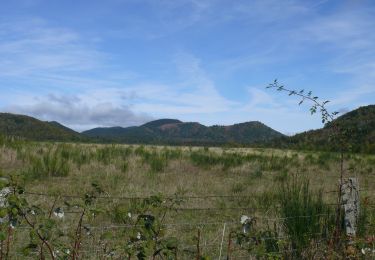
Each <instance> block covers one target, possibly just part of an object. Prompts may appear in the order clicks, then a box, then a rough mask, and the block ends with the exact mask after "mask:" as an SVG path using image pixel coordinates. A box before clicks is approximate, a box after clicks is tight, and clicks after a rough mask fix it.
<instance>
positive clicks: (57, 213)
mask: <svg viewBox="0 0 375 260" xmlns="http://www.w3.org/2000/svg"><path fill="white" fill-rule="evenodd" d="M53 215H55V216H56V217H58V218H63V217H64V211H63V210H62V208H56V209H55V210H54V211H53Z"/></svg>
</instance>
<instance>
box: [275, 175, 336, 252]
mask: <svg viewBox="0 0 375 260" xmlns="http://www.w3.org/2000/svg"><path fill="white" fill-rule="evenodd" d="M279 196H280V197H279V201H280V216H281V218H282V219H283V225H284V227H285V231H286V233H287V234H288V235H289V237H290V240H291V242H292V248H293V249H294V250H296V254H299V255H300V254H301V252H302V250H303V249H304V248H306V247H307V246H308V245H309V243H310V242H311V240H312V239H315V238H317V237H325V238H327V236H329V234H331V232H332V229H333V227H334V224H335V222H334V214H333V213H332V212H331V209H330V207H329V206H328V205H326V204H325V203H324V202H323V199H322V193H321V192H319V193H316V194H314V193H313V192H312V191H311V189H310V187H309V181H308V180H307V179H301V178H300V177H298V176H294V177H293V178H292V179H290V180H288V181H286V182H283V183H282V184H281V186H280V189H279Z"/></svg>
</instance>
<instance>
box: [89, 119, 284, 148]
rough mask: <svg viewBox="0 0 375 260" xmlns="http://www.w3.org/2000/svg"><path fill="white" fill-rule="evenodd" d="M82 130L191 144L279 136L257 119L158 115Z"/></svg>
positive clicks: (112, 137) (127, 139)
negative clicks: (215, 122)
mask: <svg viewBox="0 0 375 260" xmlns="http://www.w3.org/2000/svg"><path fill="white" fill-rule="evenodd" d="M82 134H83V135H86V136H88V137H91V138H97V139H102V140H107V141H114V142H121V143H154V144H193V145H220V144H226V143H232V144H251V143H254V142H262V141H268V140H271V139H273V138H277V137H282V136H283V135H282V134H281V133H279V132H277V131H275V130H273V129H271V128H270V127H268V126H266V125H264V124H262V123H260V122H247V123H241V124H235V125H230V126H210V127H207V126H204V125H202V124H199V123H196V122H181V121H179V120H176V119H159V120H155V121H151V122H148V123H146V124H144V125H141V126H139V127H127V128H122V127H109V128H94V129H91V130H88V131H84V132H82Z"/></svg>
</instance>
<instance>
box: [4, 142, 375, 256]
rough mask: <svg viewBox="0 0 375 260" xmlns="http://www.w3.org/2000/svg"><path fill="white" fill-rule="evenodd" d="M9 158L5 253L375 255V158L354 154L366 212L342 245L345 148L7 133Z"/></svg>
mask: <svg viewBox="0 0 375 260" xmlns="http://www.w3.org/2000/svg"><path fill="white" fill-rule="evenodd" d="M0 167H1V168H0V169H1V175H2V176H3V179H2V180H3V182H4V184H3V187H10V190H11V193H10V194H9V195H6V196H5V197H7V198H8V202H7V203H6V205H5V209H6V210H5V212H3V213H2V217H3V216H4V217H5V218H4V219H5V220H4V221H3V223H2V224H1V225H2V231H1V240H2V245H1V249H2V252H1V256H2V258H1V259H6V255H8V258H10V259H41V255H42V257H45V258H46V259H51V258H55V259H219V257H220V256H221V259H227V257H229V259H253V258H254V259H256V258H270V259H285V258H295V259H300V258H306V259H311V258H328V257H332V258H338V259H340V258H345V257H348V256H351V257H362V258H364V259H371V257H374V253H372V255H371V252H370V251H371V250H373V247H374V238H373V236H374V234H375V209H374V198H375V189H374V188H375V180H374V178H373V176H374V173H375V156H373V155H364V154H356V155H345V164H344V168H345V177H357V178H358V179H359V183H360V189H361V191H360V197H361V215H360V222H359V224H358V225H359V230H358V235H357V238H356V239H354V240H353V241H354V242H353V245H352V246H349V247H348V246H346V240H347V239H348V238H346V237H345V236H342V238H341V240H342V243H341V246H340V247H339V248H337V247H335V246H333V245H332V244H331V243H330V241H331V239H332V234H333V230H334V223H335V222H334V218H335V209H336V205H335V204H336V201H337V184H338V178H339V167H340V164H339V155H338V154H335V153H319V152H301V151H291V150H272V149H251V148H198V147H161V146H135V145H133V146H128V145H98V144H73V143H72V144H69V143H65V144H64V143H59V144H53V143H36V142H35V143H34V142H24V141H17V140H8V139H3V140H2V141H1V147H0ZM10 196H13V197H12V198H10ZM3 197H4V196H3ZM3 208H4V207H3ZM14 209H16V210H17V211H15V210H14ZM3 211H4V210H3ZM7 216H8V217H7ZM242 216H247V217H248V220H247V221H246V223H245V224H244V223H241V222H240V221H241V217H242ZM243 219H244V218H243ZM9 222H10V223H11V224H12V226H15V228H8V226H9ZM244 229H246V232H243V231H244ZM49 248H50V249H51V250H52V251H53V254H51V252H50V249H49ZM7 251H9V252H7ZM363 252H364V253H365V254H363ZM51 255H53V256H51Z"/></svg>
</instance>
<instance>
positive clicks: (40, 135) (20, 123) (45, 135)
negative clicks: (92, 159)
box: [0, 113, 88, 142]
mask: <svg viewBox="0 0 375 260" xmlns="http://www.w3.org/2000/svg"><path fill="white" fill-rule="evenodd" d="M0 134H2V135H8V136H17V137H22V138H26V139H30V140H36V141H62V142H68V141H73V142H75V141H85V140H87V139H88V138H87V137H85V136H83V135H81V134H80V133H78V132H75V131H74V130H72V129H70V128H68V127H65V126H63V125H61V124H60V123H58V122H55V121H52V122H45V121H41V120H38V119H36V118H33V117H30V116H25V115H16V114H11V113H0Z"/></svg>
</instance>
